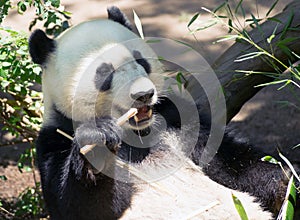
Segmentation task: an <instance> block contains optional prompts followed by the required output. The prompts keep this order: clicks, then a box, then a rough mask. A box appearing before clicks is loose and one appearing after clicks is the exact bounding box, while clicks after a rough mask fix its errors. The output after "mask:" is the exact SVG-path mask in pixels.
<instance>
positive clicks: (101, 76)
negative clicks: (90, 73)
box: [94, 63, 115, 92]
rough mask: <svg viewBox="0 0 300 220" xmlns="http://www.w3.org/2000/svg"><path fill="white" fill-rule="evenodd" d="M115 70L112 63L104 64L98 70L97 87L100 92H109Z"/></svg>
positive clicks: (96, 76)
mask: <svg viewBox="0 0 300 220" xmlns="http://www.w3.org/2000/svg"><path fill="white" fill-rule="evenodd" d="M114 71H115V69H114V67H113V66H112V64H111V63H109V64H108V63H102V64H101V65H100V66H99V67H98V68H97V70H96V75H95V80H94V81H95V86H96V88H97V89H98V90H99V91H102V92H104V91H107V90H109V89H110V87H111V82H112V80H113V73H114Z"/></svg>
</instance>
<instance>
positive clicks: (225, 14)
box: [188, 0, 300, 89]
mask: <svg viewBox="0 0 300 220" xmlns="http://www.w3.org/2000/svg"><path fill="white" fill-rule="evenodd" d="M277 3H278V0H275V1H273V3H272V4H271V5H270V8H269V10H268V12H267V13H266V15H265V17H262V18H260V17H258V16H255V15H254V14H252V13H250V18H246V13H245V10H244V7H243V0H240V1H239V2H238V4H237V5H236V6H232V2H229V1H225V2H224V3H223V4H221V5H220V6H218V7H217V8H216V9H215V10H213V11H210V10H208V9H206V8H202V9H203V10H205V11H206V12H209V13H210V14H211V15H212V16H213V19H212V20H210V21H209V22H207V23H206V24H204V25H203V26H201V27H196V28H194V29H190V27H191V25H192V24H193V23H194V22H195V21H196V20H197V18H198V15H199V13H197V14H196V15H195V16H193V17H192V18H191V20H190V22H189V23H188V28H189V30H190V32H191V33H192V34H194V33H195V32H197V31H201V30H204V29H207V28H209V27H211V26H214V25H216V24H222V25H224V26H225V27H227V28H228V33H229V35H226V36H222V37H221V39H220V40H218V41H217V43H218V42H222V41H227V40H235V41H237V42H241V43H245V44H249V45H251V46H252V48H255V49H256V51H253V50H252V51H245V54H244V55H242V56H240V57H238V58H237V59H236V62H244V61H249V60H252V59H254V58H261V59H262V60H264V61H265V62H266V65H270V66H272V67H273V69H274V72H272V73H263V72H255V71H246V70H236V71H238V72H244V73H245V74H247V75H250V74H266V75H267V76H269V77H270V76H271V77H273V78H274V80H275V81H274V82H271V83H266V84H263V85H258V86H267V85H274V84H278V85H281V87H280V88H279V89H282V88H285V87H286V86H288V85H291V86H294V87H295V88H297V89H300V71H299V69H300V67H299V64H294V62H295V60H299V55H298V54H296V53H295V52H294V51H293V48H291V47H290V45H291V44H292V43H293V42H295V41H299V37H287V32H288V31H290V30H294V31H300V28H299V27H292V22H293V19H294V13H293V12H292V11H291V12H290V13H289V16H288V19H287V21H286V22H285V23H284V28H283V31H282V32H281V34H280V36H276V31H277V28H278V25H279V24H281V25H282V24H283V22H282V21H280V20H278V19H276V18H272V17H269V15H270V13H271V12H272V11H273V9H274V8H275V6H276V5H277ZM241 15H242V17H243V19H244V20H243V21H241V18H240V17H241ZM267 20H268V21H269V22H272V23H274V24H276V25H275V28H274V30H273V33H272V34H271V36H265V33H264V32H263V31H262V28H261V24H262V23H263V22H265V21H267ZM251 28H255V29H257V30H258V32H259V33H260V35H261V39H265V40H264V42H263V43H262V44H258V43H256V42H255V41H254V40H253V39H252V36H250V33H249V29H251ZM276 37H277V41H276V43H275V44H273V41H274V39H275V38H276ZM276 49H280V50H281V51H282V52H283V53H285V54H286V55H287V56H288V59H289V64H286V63H285V62H283V61H282V60H280V59H279V58H277V57H276V56H275V55H274V51H275V50H276ZM283 70H289V71H290V73H291V74H290V75H288V76H285V79H283V76H282V74H281V73H282V72H283Z"/></svg>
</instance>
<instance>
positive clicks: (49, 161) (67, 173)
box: [37, 112, 121, 185]
mask: <svg viewBox="0 0 300 220" xmlns="http://www.w3.org/2000/svg"><path fill="white" fill-rule="evenodd" d="M55 120H56V123H53V124H55V126H54V125H50V126H49V125H48V126H43V128H42V129H41V131H40V134H39V137H38V139H37V156H38V162H39V168H40V170H41V175H42V178H43V179H44V181H49V184H54V182H56V183H57V184H61V185H65V183H66V182H67V181H68V179H69V178H73V177H75V179H77V180H83V181H85V182H86V181H95V176H94V175H93V173H92V167H91V165H90V164H89V162H88V161H87V160H86V159H85V158H84V156H83V155H81V154H80V148H81V147H83V146H84V145H86V144H97V145H99V146H100V145H101V146H102V147H103V145H104V143H105V144H106V147H107V148H108V149H109V150H111V151H114V150H116V148H117V147H118V146H119V144H120V142H121V139H120V136H121V128H120V127H119V126H118V125H117V124H116V121H115V120H114V119H112V118H110V117H102V118H97V119H96V121H95V122H86V123H82V124H81V125H80V126H79V127H78V128H77V129H75V132H73V128H72V121H71V120H70V119H68V118H66V117H64V116H62V114H60V113H59V112H56V117H55ZM57 129H60V130H63V131H65V132H66V133H68V134H70V135H72V136H74V140H73V141H71V140H70V139H68V138H66V137H65V136H63V135H61V134H60V133H58V132H57ZM74 133H75V134H74ZM50 180H51V181H50Z"/></svg>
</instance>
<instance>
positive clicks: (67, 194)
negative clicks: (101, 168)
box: [36, 111, 133, 220]
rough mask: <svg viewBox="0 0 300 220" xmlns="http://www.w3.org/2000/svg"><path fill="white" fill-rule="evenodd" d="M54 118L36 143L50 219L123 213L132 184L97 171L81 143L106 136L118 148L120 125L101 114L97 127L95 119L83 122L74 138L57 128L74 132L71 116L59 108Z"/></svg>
mask: <svg viewBox="0 0 300 220" xmlns="http://www.w3.org/2000/svg"><path fill="white" fill-rule="evenodd" d="M55 118H56V119H57V120H56V122H57V124H56V125H55V126H44V127H43V128H42V129H41V131H40V134H39V137H38V139H37V143H36V146H37V158H38V166H39V170H40V173H41V181H42V189H43V195H44V198H45V202H46V205H47V207H48V210H49V213H50V216H51V219H54V220H55V219H57V220H61V219H74V217H75V218H76V219H89V220H90V219H95V220H96V219H116V218H118V217H120V216H121V215H122V213H123V211H124V210H125V209H127V208H128V207H129V205H130V198H131V195H132V193H133V187H132V185H131V184H130V183H124V182H120V181H117V180H114V179H111V178H110V177H107V176H104V175H103V174H98V175H94V174H93V173H92V170H91V167H90V165H89V163H88V162H87V161H86V160H85V159H84V158H83V157H82V156H81V155H80V153H79V149H80V147H81V146H80V145H79V144H78V143H81V144H85V143H91V142H93V143H99V142H101V144H102V143H103V140H104V139H105V140H106V141H107V143H108V147H109V148H110V149H115V146H118V144H119V142H120V139H119V135H120V134H119V133H118V132H119V131H120V128H119V127H118V126H117V125H115V122H114V121H113V120H112V119H110V118H100V119H97V123H96V124H97V127H93V126H92V125H91V124H92V123H88V124H83V125H81V126H80V127H79V128H78V129H77V130H76V132H75V139H74V141H73V142H72V141H70V140H69V139H68V138H66V137H64V136H62V135H61V134H59V133H58V132H57V131H56V129H57V128H60V129H62V130H63V129H64V131H65V132H67V133H69V134H73V133H74V132H73V131H72V130H71V129H70V125H72V122H71V120H70V119H68V118H66V117H64V116H63V115H62V114H60V113H59V112H58V111H56V113H55ZM83 128H87V130H83ZM87 132H89V133H87ZM93 137H94V138H93ZM98 137H102V138H98ZM86 138H88V140H86ZM91 138H92V139H91ZM90 141H91V142H90ZM82 201H84V203H83V202H82Z"/></svg>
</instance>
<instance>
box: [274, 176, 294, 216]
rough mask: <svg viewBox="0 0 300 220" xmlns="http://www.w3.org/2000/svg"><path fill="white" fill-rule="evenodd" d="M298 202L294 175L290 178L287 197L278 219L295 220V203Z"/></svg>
mask: <svg viewBox="0 0 300 220" xmlns="http://www.w3.org/2000/svg"><path fill="white" fill-rule="evenodd" d="M295 202H296V188H295V185H294V178H293V176H292V177H291V178H290V180H289V184H288V187H287V191H286V195H285V199H284V202H283V205H282V206H281V209H280V212H279V215H278V217H277V220H293V219H294V212H295V210H294V203H295Z"/></svg>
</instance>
